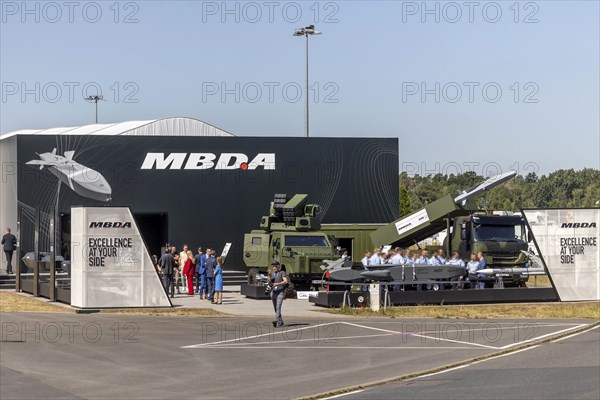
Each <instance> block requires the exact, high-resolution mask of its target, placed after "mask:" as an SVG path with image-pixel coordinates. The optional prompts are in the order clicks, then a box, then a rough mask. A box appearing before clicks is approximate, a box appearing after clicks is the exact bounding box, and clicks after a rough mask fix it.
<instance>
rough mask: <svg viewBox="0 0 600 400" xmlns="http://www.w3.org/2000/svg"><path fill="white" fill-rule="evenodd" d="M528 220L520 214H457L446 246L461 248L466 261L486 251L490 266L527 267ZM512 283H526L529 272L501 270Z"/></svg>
mask: <svg viewBox="0 0 600 400" xmlns="http://www.w3.org/2000/svg"><path fill="white" fill-rule="evenodd" d="M527 236H528V235H527V231H526V228H525V220H524V219H523V217H522V216H520V215H494V214H489V213H483V212H477V213H473V214H471V215H468V216H464V217H456V218H454V220H453V223H452V229H451V231H450V233H449V234H448V235H447V236H446V239H445V240H444V248H445V249H446V251H447V252H448V254H451V252H453V251H458V253H459V255H460V257H461V258H462V259H463V260H467V261H468V260H469V257H470V255H471V253H475V254H477V253H479V252H482V253H483V255H484V257H485V261H486V263H487V266H488V268H494V269H498V268H507V269H509V268H525V264H526V263H527V256H526V255H525V253H524V252H523V251H527V249H528V245H527V243H528V237H527ZM496 276H497V277H502V278H503V281H504V284H505V285H508V286H525V282H527V279H528V277H529V274H520V273H517V274H515V273H508V272H507V273H498V274H496Z"/></svg>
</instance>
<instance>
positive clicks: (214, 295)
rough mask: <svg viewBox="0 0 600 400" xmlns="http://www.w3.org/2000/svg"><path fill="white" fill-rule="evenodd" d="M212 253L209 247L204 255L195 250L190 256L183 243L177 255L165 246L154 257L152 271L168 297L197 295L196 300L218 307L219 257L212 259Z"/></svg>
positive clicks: (220, 286)
mask: <svg viewBox="0 0 600 400" xmlns="http://www.w3.org/2000/svg"><path fill="white" fill-rule="evenodd" d="M216 253H217V252H216V250H215V249H213V248H210V247H209V248H207V249H206V253H204V252H203V251H202V247H198V252H197V254H195V255H194V254H193V253H192V251H191V250H190V248H189V246H188V245H187V244H184V245H183V249H182V251H181V252H179V253H178V252H177V247H175V246H168V247H167V248H166V249H165V253H164V254H163V255H162V256H161V257H160V259H157V257H156V256H155V264H156V269H157V271H158V273H159V274H160V276H161V277H162V283H163V287H164V289H165V292H166V293H167V294H168V295H169V294H170V296H171V298H173V297H175V291H177V294H181V293H182V292H183V293H186V294H187V295H189V296H193V295H195V294H197V295H199V298H200V300H209V301H210V302H211V303H212V304H222V303H223V257H215V255H216Z"/></svg>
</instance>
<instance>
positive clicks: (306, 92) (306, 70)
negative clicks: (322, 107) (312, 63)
mask: <svg viewBox="0 0 600 400" xmlns="http://www.w3.org/2000/svg"><path fill="white" fill-rule="evenodd" d="M304 36H306V46H305V53H306V57H305V59H306V65H305V66H304V68H305V72H304V81H305V82H304V84H305V92H304V135H305V136H306V137H308V129H309V123H308V98H309V95H308V33H306V34H304Z"/></svg>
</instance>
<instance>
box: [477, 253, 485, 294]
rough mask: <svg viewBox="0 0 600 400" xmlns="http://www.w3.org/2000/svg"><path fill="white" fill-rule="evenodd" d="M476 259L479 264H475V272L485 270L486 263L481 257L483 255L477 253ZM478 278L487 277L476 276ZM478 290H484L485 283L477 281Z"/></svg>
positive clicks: (482, 275)
mask: <svg viewBox="0 0 600 400" xmlns="http://www.w3.org/2000/svg"><path fill="white" fill-rule="evenodd" d="M477 258H478V259H479V264H477V271H481V270H482V269H486V268H487V263H486V262H485V257H484V256H483V253H482V252H481V251H480V252H479V253H477ZM477 277H478V278H485V277H487V275H484V274H479V273H478V274H477ZM479 289H485V281H483V280H480V281H479Z"/></svg>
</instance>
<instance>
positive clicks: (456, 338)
mask: <svg viewBox="0 0 600 400" xmlns="http://www.w3.org/2000/svg"><path fill="white" fill-rule="evenodd" d="M0 317H1V332H0V333H1V340H0V378H1V381H0V398H2V399H3V400H4V399H30V398H40V397H43V398H91V399H98V398H144V399H154V398H160V399H163V398H178V399H180V398H198V397H203V398H247V399H265V398H266V399H281V398H295V397H301V396H308V395H312V394H315V393H322V392H326V391H330V390H335V389H339V388H343V387H348V386H351V385H356V384H359V383H366V382H373V381H376V380H380V379H386V378H391V377H397V376H401V375H405V374H409V373H415V372H420V371H424V370H428V369H432V368H437V367H439V366H442V365H448V364H451V363H456V362H460V361H464V360H467V359H470V358H473V357H478V356H482V355H486V354H492V353H495V352H498V351H501V350H503V349H509V348H511V347H514V346H518V345H520V344H522V343H525V342H527V341H532V340H536V339H539V338H544V337H549V336H550V335H554V334H556V333H557V332H569V331H571V330H575V329H578V328H581V327H582V326H585V325H586V324H589V323H590V322H592V321H588V320H581V321H577V320H535V321H524V320H417V319H407V320H400V319H381V318H370V319H352V318H348V319H344V320H340V319H339V318H336V319H332V320H326V319H323V318H317V319H309V318H299V317H295V318H287V319H286V322H287V323H288V326H287V327H285V329H283V330H280V329H274V328H273V327H272V325H271V320H270V318H269V319H266V318H243V317H240V318H191V317H163V316H161V317H153V316H133V315H110V314H89V315H76V314H36V313H3V314H1V315H0ZM273 376H277V377H278V379H276V380H273V379H272V377H273ZM568 377H569V379H571V378H572V377H571V376H568ZM475 397H481V396H475Z"/></svg>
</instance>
